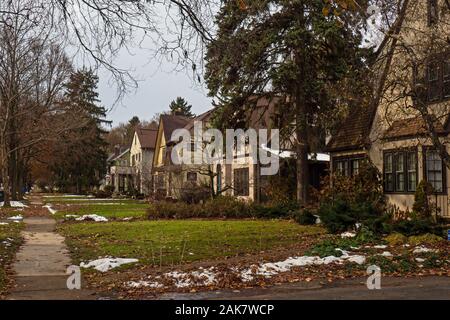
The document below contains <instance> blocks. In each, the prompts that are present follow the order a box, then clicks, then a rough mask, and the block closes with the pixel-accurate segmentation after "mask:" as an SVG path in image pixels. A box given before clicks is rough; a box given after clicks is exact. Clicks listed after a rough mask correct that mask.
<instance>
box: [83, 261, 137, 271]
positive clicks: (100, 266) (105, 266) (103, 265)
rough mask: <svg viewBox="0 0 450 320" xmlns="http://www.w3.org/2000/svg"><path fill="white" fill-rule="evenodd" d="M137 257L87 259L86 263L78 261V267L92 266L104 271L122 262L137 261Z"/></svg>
mask: <svg viewBox="0 0 450 320" xmlns="http://www.w3.org/2000/svg"><path fill="white" fill-rule="evenodd" d="M138 261H139V260H138V259H124V258H110V257H107V258H101V259H97V260H93V261H89V262H88V263H84V262H82V263H80V267H82V268H94V269H95V270H98V271H100V272H106V271H109V270H111V269H114V268H117V267H120V266H121V265H123V264H128V263H135V262H138Z"/></svg>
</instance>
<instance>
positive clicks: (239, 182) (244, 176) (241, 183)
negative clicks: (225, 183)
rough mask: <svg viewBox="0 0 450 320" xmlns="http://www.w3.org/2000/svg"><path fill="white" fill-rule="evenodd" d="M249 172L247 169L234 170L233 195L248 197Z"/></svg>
mask: <svg viewBox="0 0 450 320" xmlns="http://www.w3.org/2000/svg"><path fill="white" fill-rule="evenodd" d="M248 173H249V171H248V168H241V169H234V170H233V179H234V195H235V196H249V194H250V191H249V174H248Z"/></svg>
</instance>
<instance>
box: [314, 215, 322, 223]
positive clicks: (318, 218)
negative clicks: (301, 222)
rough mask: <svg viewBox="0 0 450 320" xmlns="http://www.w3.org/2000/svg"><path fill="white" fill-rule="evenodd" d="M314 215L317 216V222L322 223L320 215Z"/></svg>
mask: <svg viewBox="0 0 450 320" xmlns="http://www.w3.org/2000/svg"><path fill="white" fill-rule="evenodd" d="M314 217H316V224H321V223H322V220H320V217H319V216H317V215H314Z"/></svg>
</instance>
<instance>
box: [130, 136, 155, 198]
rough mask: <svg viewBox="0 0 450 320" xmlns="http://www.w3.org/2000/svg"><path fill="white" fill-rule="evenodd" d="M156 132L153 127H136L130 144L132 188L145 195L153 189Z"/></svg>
mask: <svg viewBox="0 0 450 320" xmlns="http://www.w3.org/2000/svg"><path fill="white" fill-rule="evenodd" d="M157 133H158V131H157V130H155V129H144V128H137V129H136V131H135V133H134V137H133V141H132V143H131V146H130V152H129V155H130V165H131V168H132V171H133V177H134V188H135V189H136V190H138V191H139V192H140V193H142V194H145V195H149V194H150V193H151V192H152V191H153V179H152V163H153V155H154V152H155V145H156V135H157Z"/></svg>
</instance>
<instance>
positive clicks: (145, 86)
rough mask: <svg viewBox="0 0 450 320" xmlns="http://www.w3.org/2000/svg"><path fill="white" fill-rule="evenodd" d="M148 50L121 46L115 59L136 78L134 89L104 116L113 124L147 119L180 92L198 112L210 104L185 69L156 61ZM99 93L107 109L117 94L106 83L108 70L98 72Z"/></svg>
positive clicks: (161, 109)
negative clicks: (177, 68)
mask: <svg viewBox="0 0 450 320" xmlns="http://www.w3.org/2000/svg"><path fill="white" fill-rule="evenodd" d="M150 57H151V54H150V52H149V51H148V50H146V49H139V48H137V49H133V52H132V53H128V52H127V51H126V50H122V52H121V54H120V55H119V57H118V58H117V60H116V64H117V65H118V66H120V67H121V68H127V69H132V74H133V76H134V77H135V78H136V79H138V80H140V81H139V83H138V86H139V87H138V88H137V89H136V90H135V92H133V93H130V94H128V95H126V96H125V97H124V98H123V99H122V101H121V102H120V103H119V104H117V105H116V106H115V107H114V108H113V109H112V111H110V112H109V113H108V119H109V120H112V121H113V126H115V125H117V124H118V123H120V122H126V121H128V120H129V119H130V118H131V117H133V116H135V115H136V116H138V117H139V118H140V119H141V120H150V119H151V118H152V116H153V115H154V114H155V113H159V112H162V111H166V110H168V106H169V104H170V102H171V101H172V100H174V99H175V98H176V97H178V96H181V97H183V98H185V99H186V100H187V101H188V102H189V104H191V105H192V110H193V112H194V113H196V114H200V113H202V112H204V111H206V110H208V109H210V107H211V98H208V97H207V90H206V89H205V88H204V87H203V88H202V87H199V86H198V85H195V84H194V83H193V80H192V79H191V77H190V76H189V75H188V74H187V73H186V72H185V71H181V72H176V71H172V70H173V68H174V64H173V63H171V62H167V61H166V62H163V63H160V62H159V61H157V60H155V59H150ZM99 78H100V79H99V93H100V99H101V101H102V104H103V106H105V107H106V108H108V109H110V108H112V107H113V105H114V102H115V100H116V98H117V92H116V87H115V84H114V83H110V82H111V81H110V74H108V73H107V72H101V71H100V72H99Z"/></svg>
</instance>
